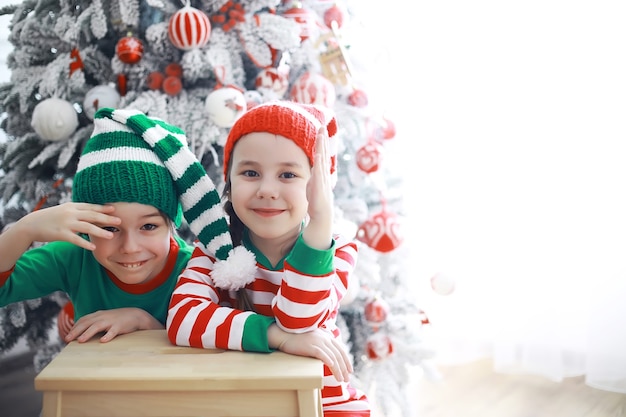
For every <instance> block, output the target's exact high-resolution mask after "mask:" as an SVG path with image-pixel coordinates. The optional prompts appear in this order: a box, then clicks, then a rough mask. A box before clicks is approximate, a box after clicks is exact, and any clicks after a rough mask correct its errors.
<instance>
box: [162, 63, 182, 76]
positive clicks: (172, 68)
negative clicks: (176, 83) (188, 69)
mask: <svg viewBox="0 0 626 417" xmlns="http://www.w3.org/2000/svg"><path fill="white" fill-rule="evenodd" d="M164 72H165V75H168V76H171V77H178V78H182V77H183V67H182V66H181V65H180V64H178V63H176V62H170V63H169V64H167V66H166V67H165V71H164Z"/></svg>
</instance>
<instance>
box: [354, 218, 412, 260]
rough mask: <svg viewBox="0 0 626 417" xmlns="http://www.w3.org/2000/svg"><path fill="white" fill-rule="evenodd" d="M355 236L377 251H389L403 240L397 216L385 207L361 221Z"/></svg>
mask: <svg viewBox="0 0 626 417" xmlns="http://www.w3.org/2000/svg"><path fill="white" fill-rule="evenodd" d="M356 238H357V239H358V240H360V241H361V242H363V243H365V244H366V245H367V246H369V247H370V248H372V249H375V250H377V251H379V252H391V251H392V250H394V249H396V248H397V247H398V246H400V244H401V243H402V241H403V240H404V239H403V236H402V235H401V233H400V223H399V221H398V217H397V216H396V215H395V214H393V213H391V212H389V211H386V210H385V209H383V210H382V211H380V212H378V213H376V214H374V215H373V216H372V217H370V218H369V219H367V220H366V221H365V222H363V223H362V224H361V225H360V226H359V230H358V231H357V235H356Z"/></svg>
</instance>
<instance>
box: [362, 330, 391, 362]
mask: <svg viewBox="0 0 626 417" xmlns="http://www.w3.org/2000/svg"><path fill="white" fill-rule="evenodd" d="M366 345H367V346H366V347H367V357H368V358H370V359H373V360H379V359H386V358H387V357H389V356H390V355H391V354H392V353H393V342H392V341H391V338H390V337H389V336H387V335H386V334H383V333H374V334H373V335H371V336H369V337H368V338H367V342H366Z"/></svg>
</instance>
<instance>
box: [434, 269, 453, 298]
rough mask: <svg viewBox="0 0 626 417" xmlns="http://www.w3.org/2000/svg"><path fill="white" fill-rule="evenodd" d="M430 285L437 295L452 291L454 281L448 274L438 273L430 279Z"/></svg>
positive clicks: (447, 293) (448, 293)
mask: <svg viewBox="0 0 626 417" xmlns="http://www.w3.org/2000/svg"><path fill="white" fill-rule="evenodd" d="M430 286H431V287H432V289H433V291H435V292H436V293H437V294H439V295H450V294H452V293H453V292H454V288H455V287H456V283H455V282H454V279H452V278H451V277H450V276H448V275H445V274H441V273H438V274H435V275H433V276H432V278H431V279H430Z"/></svg>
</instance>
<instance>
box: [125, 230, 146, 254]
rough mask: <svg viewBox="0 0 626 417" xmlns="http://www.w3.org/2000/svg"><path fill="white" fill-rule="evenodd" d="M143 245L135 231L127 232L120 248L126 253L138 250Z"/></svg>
mask: <svg viewBox="0 0 626 417" xmlns="http://www.w3.org/2000/svg"><path fill="white" fill-rule="evenodd" d="M140 247H141V245H140V244H139V239H138V236H135V235H134V234H133V233H125V234H124V236H123V237H122V241H121V247H120V250H121V251H122V252H124V253H130V252H136V251H138V250H139V248H140Z"/></svg>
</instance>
